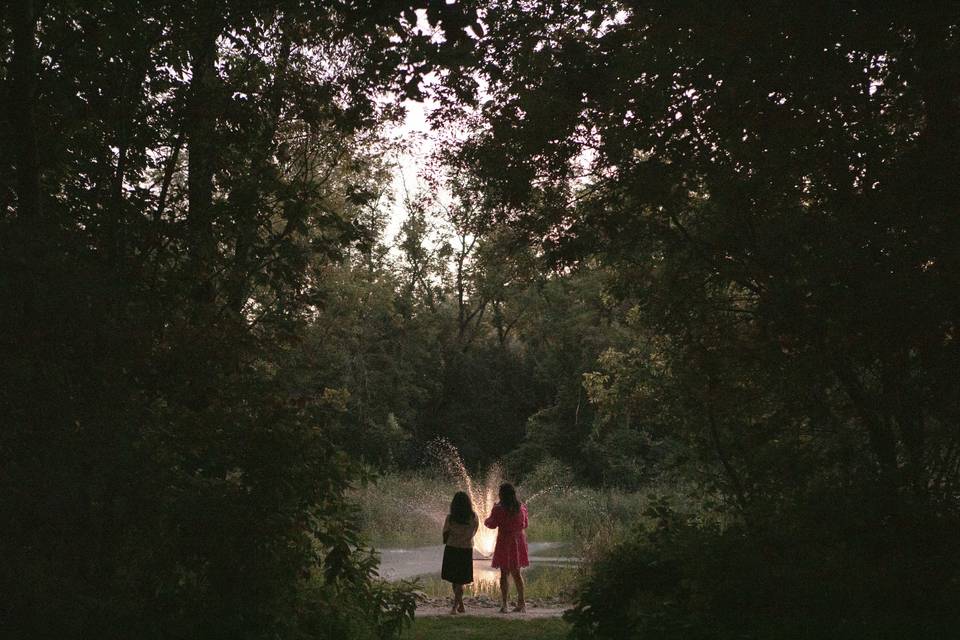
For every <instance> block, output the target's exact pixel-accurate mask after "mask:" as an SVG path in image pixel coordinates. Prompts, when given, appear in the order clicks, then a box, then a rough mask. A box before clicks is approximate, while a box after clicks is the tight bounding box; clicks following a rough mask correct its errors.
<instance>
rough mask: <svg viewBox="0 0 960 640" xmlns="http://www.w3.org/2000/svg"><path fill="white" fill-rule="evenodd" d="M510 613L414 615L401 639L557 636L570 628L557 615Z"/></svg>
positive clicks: (542, 639)
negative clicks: (441, 615) (492, 614)
mask: <svg viewBox="0 0 960 640" xmlns="http://www.w3.org/2000/svg"><path fill="white" fill-rule="evenodd" d="M512 615H513V616H517V617H509V616H503V617H501V618H499V619H498V618H487V617H477V616H472V615H459V616H451V615H447V616H446V617H439V616H437V617H430V618H421V617H419V616H418V617H417V620H416V621H415V622H414V623H413V625H412V626H411V627H410V628H409V629H408V630H407V631H406V632H405V633H404V634H403V636H402V640H449V639H450V638H457V639H458V640H561V639H562V638H566V637H567V633H568V632H569V630H570V625H568V624H567V623H566V622H564V621H563V620H560V619H558V618H532V617H529V616H530V614H527V617H520V616H519V614H512Z"/></svg>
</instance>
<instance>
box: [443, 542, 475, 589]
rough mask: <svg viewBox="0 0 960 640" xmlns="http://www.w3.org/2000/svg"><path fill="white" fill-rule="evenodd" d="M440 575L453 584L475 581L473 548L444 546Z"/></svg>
mask: <svg viewBox="0 0 960 640" xmlns="http://www.w3.org/2000/svg"><path fill="white" fill-rule="evenodd" d="M440 577H441V578H443V579H444V580H446V581H447V582H452V583H453V584H470V583H471V582H473V549H461V548H459V547H450V546H444V547H443V567H442V568H441V569H440Z"/></svg>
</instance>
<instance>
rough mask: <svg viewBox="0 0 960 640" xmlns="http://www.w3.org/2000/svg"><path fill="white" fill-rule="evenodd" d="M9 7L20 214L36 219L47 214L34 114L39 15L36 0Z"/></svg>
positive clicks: (11, 115) (23, 0)
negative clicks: (44, 208)
mask: <svg viewBox="0 0 960 640" xmlns="http://www.w3.org/2000/svg"><path fill="white" fill-rule="evenodd" d="M8 6H9V12H10V27H11V31H12V32H13V57H12V60H11V63H10V102H9V107H8V108H9V112H8V116H9V120H10V125H11V130H12V132H13V136H14V141H15V146H16V151H15V154H16V166H17V215H18V216H19V217H20V218H21V219H23V220H24V221H35V220H36V219H37V218H39V217H40V216H41V214H42V213H43V212H42V205H41V201H40V155H39V152H38V151H37V126H36V116H35V113H34V112H35V104H34V103H35V101H36V96H37V74H38V72H39V67H38V62H37V42H36V27H37V16H36V14H35V12H34V3H33V1H32V0H17V1H16V2H11V3H9V5H8Z"/></svg>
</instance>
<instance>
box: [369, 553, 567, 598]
mask: <svg viewBox="0 0 960 640" xmlns="http://www.w3.org/2000/svg"><path fill="white" fill-rule="evenodd" d="M568 549H569V545H567V544H564V543H561V542H531V543H530V545H529V550H530V567H529V568H527V569H526V570H525V572H524V574H525V578H526V583H527V594H528V597H556V596H560V595H563V594H564V593H568V592H569V591H570V590H571V589H572V587H573V585H574V583H575V581H576V576H577V571H578V567H579V564H580V558H577V557H574V556H570V555H566V552H567V550H568ZM379 552H380V575H381V576H382V577H383V578H386V579H387V580H404V579H413V578H418V579H419V580H420V583H421V584H422V585H423V588H424V591H425V592H426V593H427V595H430V596H436V595H446V594H447V593H448V592H449V589H450V585H449V584H447V583H445V582H442V581H441V580H440V564H441V562H442V560H443V545H434V546H429V547H412V548H395V549H380V550H379ZM499 582H500V571H499V570H498V569H493V568H491V567H490V559H489V558H485V557H483V556H481V555H480V554H476V555H475V556H474V559H473V584H472V585H470V586H468V587H467V593H468V594H469V595H474V596H478V595H488V596H496V595H497V594H498V593H499V588H500V587H499ZM511 589H512V587H511Z"/></svg>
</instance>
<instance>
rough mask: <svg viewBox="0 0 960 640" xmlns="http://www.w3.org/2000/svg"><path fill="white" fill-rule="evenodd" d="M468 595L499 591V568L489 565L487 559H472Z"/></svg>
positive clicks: (488, 593)
mask: <svg viewBox="0 0 960 640" xmlns="http://www.w3.org/2000/svg"><path fill="white" fill-rule="evenodd" d="M468 591H469V593H470V595H474V596H477V595H480V594H482V593H485V594H487V595H490V594H494V593H499V592H500V570H499V569H493V568H491V567H490V563H489V561H481V560H474V561H473V584H471V585H470V586H469V587H468Z"/></svg>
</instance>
